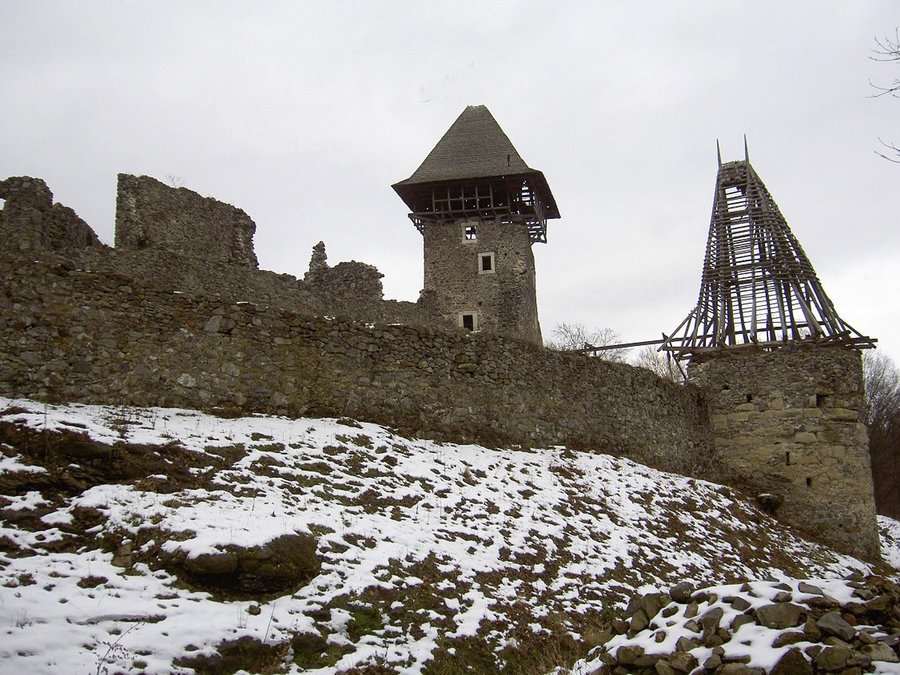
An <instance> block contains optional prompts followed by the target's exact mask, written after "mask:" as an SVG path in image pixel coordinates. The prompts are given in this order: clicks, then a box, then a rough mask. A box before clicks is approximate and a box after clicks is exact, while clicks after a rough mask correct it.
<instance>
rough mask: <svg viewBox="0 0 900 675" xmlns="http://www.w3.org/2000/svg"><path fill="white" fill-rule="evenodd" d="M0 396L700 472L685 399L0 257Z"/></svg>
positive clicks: (695, 403)
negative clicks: (609, 456)
mask: <svg viewBox="0 0 900 675" xmlns="http://www.w3.org/2000/svg"><path fill="white" fill-rule="evenodd" d="M0 274H2V284H3V286H2V291H0V393H2V394H3V395H5V396H13V397H15V396H29V397H36V398H39V399H43V400H48V401H73V400H74V401H89V402H96V403H111V404H134V405H165V406H188V407H196V408H202V409H214V408H218V409H221V410H226V411H230V412H251V411H257V412H270V413H280V414H286V415H301V414H308V415H326V416H328V415H331V416H337V415H351V416H354V417H358V418H361V419H366V420H372V421H375V422H380V423H383V424H387V425H391V426H394V427H397V428H400V429H402V430H404V431H406V432H407V433H411V434H420V435H423V436H426V437H431V438H435V439H439V440H440V439H443V440H456V441H481V442H484V443H488V444H492V443H497V444H500V443H502V444H506V445H510V444H521V445H528V446H549V445H554V444H566V445H568V446H570V447H573V448H585V449H593V450H597V451H603V452H611V453H615V454H621V455H625V456H628V457H631V458H633V459H635V460H637V461H641V462H644V463H647V464H651V465H655V466H661V467H665V468H667V469H669V470H674V471H681V472H684V473H689V474H695V475H696V474H698V473H699V474H703V475H708V474H709V471H711V467H710V466H709V463H710V461H711V459H712V454H711V442H710V440H709V435H708V432H707V428H706V410H705V406H704V403H703V401H702V399H701V396H700V393H699V391H698V390H697V389H695V388H693V387H682V386H677V385H674V384H672V383H669V382H665V381H663V380H661V379H660V378H657V377H656V376H654V375H653V374H652V373H650V372H649V371H644V370H641V369H637V368H633V367H630V366H626V365H622V364H612V363H607V362H604V361H601V360H598V359H591V358H588V357H585V356H581V355H567V354H562V353H557V352H552V351H549V350H545V349H542V348H540V347H536V346H533V345H528V344H524V343H521V342H517V341H513V340H507V339H502V338H498V337H494V336H488V335H479V334H463V333H458V332H444V331H439V330H436V329H433V328H416V327H414V326H404V325H386V324H372V323H367V322H361V321H358V322H353V321H348V320H341V319H329V318H325V317H312V316H304V315H302V314H299V313H296V312H292V311H287V310H285V309H283V308H279V307H275V306H262V305H259V304H255V303H248V302H230V301H224V300H222V299H215V298H210V297H197V296H191V295H189V294H185V293H175V292H173V291H171V290H168V289H164V288H159V287H151V286H149V285H138V284H135V283H134V282H133V278H132V277H129V276H125V275H116V274H112V273H109V272H108V271H103V272H96V271H87V270H85V269H79V268H77V267H75V266H73V264H72V261H71V260H69V259H66V258H64V257H61V256H53V255H50V254H47V255H44V256H41V257H40V259H37V260H36V259H35V257H34V256H30V257H28V258H22V257H15V256H10V255H7V254H0Z"/></svg>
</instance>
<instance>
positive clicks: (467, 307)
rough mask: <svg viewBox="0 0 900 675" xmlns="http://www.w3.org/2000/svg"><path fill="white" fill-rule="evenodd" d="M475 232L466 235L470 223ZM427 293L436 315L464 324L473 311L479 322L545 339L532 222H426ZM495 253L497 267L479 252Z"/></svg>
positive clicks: (503, 331) (480, 327)
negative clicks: (527, 224) (485, 262)
mask: <svg viewBox="0 0 900 675" xmlns="http://www.w3.org/2000/svg"><path fill="white" fill-rule="evenodd" d="M469 227H471V228H474V238H471V239H467V238H466V228H469ZM423 235H424V246H425V282H424V292H423V298H424V299H425V300H426V304H427V306H428V307H429V308H430V309H431V310H432V312H433V313H434V314H435V315H436V316H439V317H441V318H442V319H444V320H445V321H446V322H448V323H450V324H451V325H456V326H461V325H462V324H461V322H460V316H461V315H462V314H471V315H474V316H475V317H476V318H475V327H476V329H478V330H480V331H484V332H487V333H493V334H495V335H506V336H508V337H512V338H515V339H518V340H524V341H526V342H531V343H532V344H537V345H540V344H541V343H542V341H541V327H540V324H539V323H538V313H537V299H536V289H535V272H534V255H533V254H532V252H531V239H530V238H529V235H528V228H527V227H525V225H522V224H503V223H500V222H498V221H476V222H462V221H458V222H450V223H425V226H424V231H423ZM482 255H491V256H492V269H491V270H489V271H485V270H483V269H482V268H481V263H480V257H481V256H482Z"/></svg>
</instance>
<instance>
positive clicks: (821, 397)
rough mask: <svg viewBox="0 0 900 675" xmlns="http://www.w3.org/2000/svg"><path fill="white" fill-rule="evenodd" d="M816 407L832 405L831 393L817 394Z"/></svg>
mask: <svg viewBox="0 0 900 675" xmlns="http://www.w3.org/2000/svg"><path fill="white" fill-rule="evenodd" d="M816 407H817V408H829V407H831V394H816Z"/></svg>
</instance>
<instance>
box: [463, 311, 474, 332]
mask: <svg viewBox="0 0 900 675" xmlns="http://www.w3.org/2000/svg"><path fill="white" fill-rule="evenodd" d="M462 327H463V328H465V329H466V330H468V331H474V330H475V315H474V314H463V315H462Z"/></svg>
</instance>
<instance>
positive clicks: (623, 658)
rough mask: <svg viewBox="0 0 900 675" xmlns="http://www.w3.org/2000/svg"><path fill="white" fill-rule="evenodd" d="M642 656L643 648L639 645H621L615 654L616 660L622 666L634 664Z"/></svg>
mask: <svg viewBox="0 0 900 675" xmlns="http://www.w3.org/2000/svg"><path fill="white" fill-rule="evenodd" d="M643 655H644V648H643V647H641V646H639V645H623V646H622V647H619V649H618V651H617V652H616V659H617V660H618V661H619V663H621V664H623V665H628V664H631V663H634V662H635V661H636V660H637V658H638V657H639V656H643Z"/></svg>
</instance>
